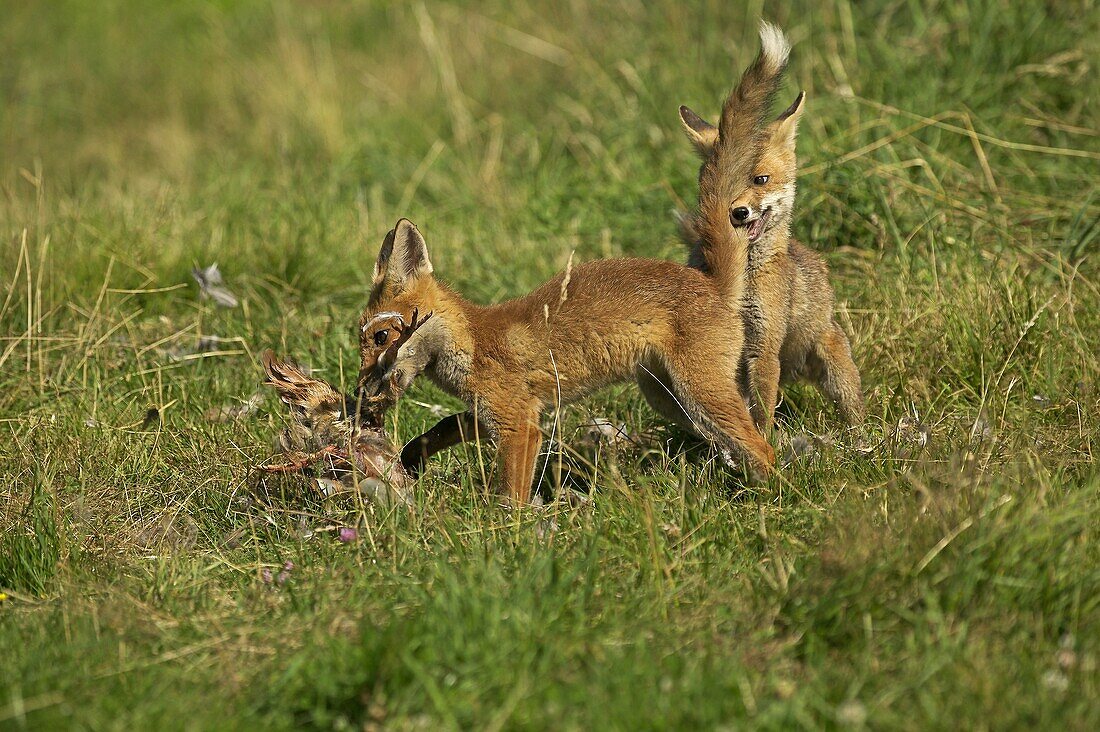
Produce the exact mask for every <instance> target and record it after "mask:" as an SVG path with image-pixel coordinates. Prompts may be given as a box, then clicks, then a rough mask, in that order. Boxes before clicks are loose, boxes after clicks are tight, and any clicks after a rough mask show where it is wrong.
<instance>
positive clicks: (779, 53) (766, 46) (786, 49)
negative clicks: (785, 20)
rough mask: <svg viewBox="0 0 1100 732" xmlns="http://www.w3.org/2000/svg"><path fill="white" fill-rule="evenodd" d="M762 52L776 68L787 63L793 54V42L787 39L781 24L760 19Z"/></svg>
mask: <svg viewBox="0 0 1100 732" xmlns="http://www.w3.org/2000/svg"><path fill="white" fill-rule="evenodd" d="M760 53H761V54H762V55H763V56H764V57H765V58H766V59H768V62H769V63H770V64H771V65H772V66H774V67H776V68H782V67H783V66H784V65H786V63H787V57H788V56H790V55H791V44H790V43H789V42H788V41H787V36H785V35H783V31H781V30H779V26H775V25H772V24H771V23H769V22H768V21H766V20H762V21H760Z"/></svg>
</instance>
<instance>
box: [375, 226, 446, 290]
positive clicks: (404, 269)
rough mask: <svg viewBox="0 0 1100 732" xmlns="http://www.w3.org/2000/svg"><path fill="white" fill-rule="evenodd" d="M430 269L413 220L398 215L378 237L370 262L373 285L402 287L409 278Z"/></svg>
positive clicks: (430, 271)
mask: <svg viewBox="0 0 1100 732" xmlns="http://www.w3.org/2000/svg"><path fill="white" fill-rule="evenodd" d="M431 273H432V263H431V260H429V259H428V245H427V244H426V243H425V242H424V237H423V236H421V234H420V230H419V229H417V228H416V224H414V223H413V222H411V221H409V220H408V219H401V220H400V221H398V222H397V226H395V227H393V229H391V230H390V232H389V233H388V234H386V238H385V239H384V240H383V241H382V249H381V250H380V251H379V252H378V260H377V261H376V262H375V263H374V285H375V287H378V286H379V285H381V284H385V285H387V286H390V287H395V288H398V289H400V288H402V287H404V285H405V284H406V283H407V282H408V281H409V280H411V279H413V278H415V277H420V276H422V275H429V274H431Z"/></svg>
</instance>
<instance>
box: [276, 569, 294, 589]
mask: <svg viewBox="0 0 1100 732" xmlns="http://www.w3.org/2000/svg"><path fill="white" fill-rule="evenodd" d="M289 579H290V572H279V575H278V576H277V577H276V578H275V582H276V583H277V584H278V585H280V586H281V585H285V584H286V582H287V580H289Z"/></svg>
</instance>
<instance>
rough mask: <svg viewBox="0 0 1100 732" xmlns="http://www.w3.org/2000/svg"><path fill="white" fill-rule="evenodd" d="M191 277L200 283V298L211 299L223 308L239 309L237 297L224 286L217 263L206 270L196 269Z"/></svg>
mask: <svg viewBox="0 0 1100 732" xmlns="http://www.w3.org/2000/svg"><path fill="white" fill-rule="evenodd" d="M191 276H192V277H194V278H195V282H198V283H199V296H200V297H201V298H202V299H204V300H205V299H207V298H209V299H211V300H213V301H214V302H215V303H217V304H218V305H220V306H222V307H223V308H235V307H237V296H236V295H234V294H233V293H232V292H230V291H229V289H228V288H226V287H225V286H224V282H223V281H222V273H221V270H220V269H218V264H217V262H215V263H214V264H212V265H210V266H209V267H206V268H205V269H200V268H198V267H195V268H194V269H192V270H191Z"/></svg>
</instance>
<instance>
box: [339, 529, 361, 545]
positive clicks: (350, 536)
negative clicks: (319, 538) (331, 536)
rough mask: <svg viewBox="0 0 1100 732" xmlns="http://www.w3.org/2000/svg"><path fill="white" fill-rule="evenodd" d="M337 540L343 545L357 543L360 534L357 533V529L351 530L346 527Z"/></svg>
mask: <svg viewBox="0 0 1100 732" xmlns="http://www.w3.org/2000/svg"><path fill="white" fill-rule="evenodd" d="M336 538H337V539H339V540H340V541H342V542H343V543H345V544H347V543H349V542H352V541H355V540H356V539H358V538H359V532H358V531H356V530H355V529H351V528H348V527H347V526H345V527H343V528H342V529H340V534H339V536H337V537H336Z"/></svg>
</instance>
